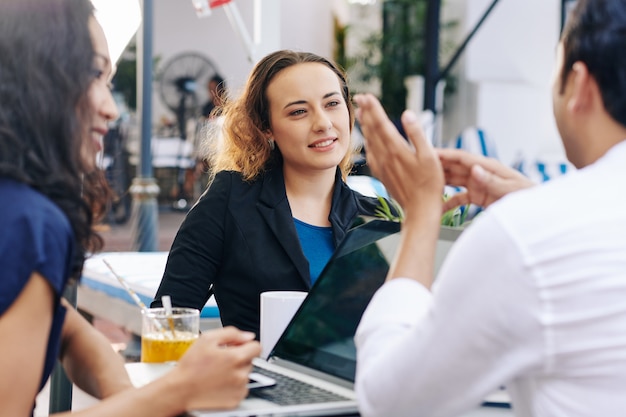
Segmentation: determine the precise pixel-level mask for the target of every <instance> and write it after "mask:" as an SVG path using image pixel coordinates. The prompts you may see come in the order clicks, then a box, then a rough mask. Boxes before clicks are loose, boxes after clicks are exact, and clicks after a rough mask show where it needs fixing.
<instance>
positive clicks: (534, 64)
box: [447, 0, 564, 163]
mask: <svg viewBox="0 0 626 417" xmlns="http://www.w3.org/2000/svg"><path fill="white" fill-rule="evenodd" d="M491 2H492V0H467V1H466V4H465V16H464V19H463V25H462V26H463V28H464V29H463V32H464V33H468V32H469V30H471V28H472V27H473V26H474V25H475V23H476V22H477V21H478V19H479V18H480V17H481V16H482V14H483V12H484V11H485V10H486V9H487V7H488V6H489V5H490V4H491ZM457 3H458V2H457ZM560 5H561V1H560V0H505V1H500V2H499V3H498V4H497V5H496V7H495V9H494V10H493V12H492V13H491V15H490V16H489V17H488V19H487V20H486V21H485V23H484V25H483V26H482V27H481V29H480V30H479V32H478V33H477V34H476V36H475V38H474V39H473V40H472V42H471V43H470V45H469V47H468V49H467V50H466V56H465V59H464V63H463V68H462V69H461V75H462V77H463V76H464V78H465V80H464V81H463V83H464V84H466V85H462V86H461V88H462V89H463V92H462V95H461V96H460V97H459V101H460V102H461V103H459V102H457V103H455V104H454V106H455V108H454V110H455V113H456V114H455V115H454V116H451V117H450V119H451V121H454V122H456V123H459V122H461V121H463V122H471V115H472V113H473V116H474V117H475V119H474V124H475V125H476V126H478V127H481V128H483V129H485V131H486V132H487V134H488V135H489V136H491V138H492V139H493V140H494V141H495V142H496V145H497V148H498V151H499V156H500V159H501V160H502V161H504V162H506V163H511V162H512V161H513V160H514V159H516V158H517V157H518V156H520V155H524V156H526V157H548V158H550V159H563V158H564V156H563V150H562V145H561V142H560V139H559V136H558V132H557V130H556V127H555V124H554V121H553V116H552V104H551V103H552V102H551V77H552V69H553V65H554V56H555V49H556V45H557V43H558V37H559V31H560V22H561V9H560ZM464 114H465V116H463V115H464ZM467 115H470V117H467ZM463 127H465V126H458V128H459V129H457V132H458V131H460V130H461V129H462V128H463ZM450 130H451V129H450V126H448V130H447V132H448V133H450Z"/></svg>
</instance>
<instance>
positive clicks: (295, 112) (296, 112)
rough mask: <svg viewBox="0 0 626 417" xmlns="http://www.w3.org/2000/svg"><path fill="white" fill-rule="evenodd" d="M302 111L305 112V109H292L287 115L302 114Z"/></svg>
mask: <svg viewBox="0 0 626 417" xmlns="http://www.w3.org/2000/svg"><path fill="white" fill-rule="evenodd" d="M304 113H305V111H304V110H302V109H299V110H294V111H292V112H291V113H289V115H290V116H300V115H301V114H304Z"/></svg>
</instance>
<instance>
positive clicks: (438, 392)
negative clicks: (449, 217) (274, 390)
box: [355, 0, 626, 417]
mask: <svg viewBox="0 0 626 417" xmlns="http://www.w3.org/2000/svg"><path fill="white" fill-rule="evenodd" d="M625 51H626V0H578V4H577V6H576V8H575V9H574V11H573V12H572V14H571V15H570V17H569V22H568V25H567V27H566V28H565V30H564V33H563V37H562V39H561V42H560V44H559V47H558V51H557V54H558V59H557V67H556V70H555V74H554V79H553V102H554V115H555V118H556V122H557V126H558V129H559V132H560V134H561V137H562V140H563V144H564V147H565V150H566V153H567V157H568V159H569V160H570V161H571V162H572V163H573V164H574V165H575V166H576V167H577V168H579V170H578V171H575V172H572V173H569V174H568V175H566V176H563V177H560V178H557V179H554V180H552V181H549V182H547V183H545V184H542V185H538V186H532V184H531V183H530V182H529V181H528V180H526V179H525V178H524V177H522V176H520V175H519V174H518V173H516V172H514V171H512V170H511V169H509V168H507V167H505V166H503V165H500V164H499V163H497V162H496V161H494V160H489V159H486V158H482V157H480V156H475V155H468V154H465V153H463V152H462V151H455V150H434V149H433V148H432V147H431V146H430V145H429V143H428V141H427V140H426V139H424V136H423V134H422V133H421V129H420V127H419V123H417V121H416V118H415V115H414V114H412V113H410V112H405V114H404V115H403V123H404V127H405V130H406V132H407V133H408V134H409V137H410V140H411V142H412V144H413V145H414V147H415V148H414V149H413V148H412V147H410V145H409V144H408V143H407V142H406V141H405V140H404V139H403V138H402V137H401V136H400V135H399V134H398V133H397V131H396V130H395V128H394V127H393V125H392V124H391V122H390V121H389V120H388V118H387V117H386V115H385V113H384V111H383V109H382V108H381V106H380V104H379V103H378V101H377V100H376V99H375V98H373V97H372V96H369V95H365V96H357V97H355V101H356V102H357V104H358V105H359V111H358V117H359V120H360V122H361V126H362V128H363V131H364V133H365V138H366V146H367V148H368V149H367V152H368V163H369V164H370V166H371V168H372V170H373V172H374V174H375V175H376V176H377V177H378V178H380V179H381V180H382V181H383V183H384V184H385V186H386V187H387V190H388V191H389V193H390V195H391V196H392V197H393V198H395V199H396V200H397V201H398V202H399V203H400V204H401V205H402V207H403V208H404V210H405V220H404V223H403V226H402V235H403V236H402V239H403V240H402V245H401V248H400V250H399V252H398V254H397V256H396V259H395V261H394V263H393V265H392V266H391V268H390V271H389V275H388V278H387V282H386V283H385V285H383V286H382V288H381V289H380V290H379V291H378V292H377V293H376V295H375V296H374V298H373V299H372V301H371V303H370V305H369V307H368V309H367V310H366V312H365V314H364V316H363V318H362V320H361V323H360V325H359V328H358V330H357V335H356V338H355V340H356V344H357V350H358V362H357V363H358V365H357V375H356V392H357V396H358V399H359V406H360V409H361V413H362V415H363V416H368V417H370V416H394V417H401V416H420V417H424V416H455V415H458V414H459V413H462V412H463V411H467V410H469V409H471V408H473V407H475V406H477V405H478V404H480V402H481V400H482V399H483V398H484V397H485V396H486V395H487V394H488V393H489V392H491V391H492V390H494V389H496V388H497V387H498V386H500V385H502V384H505V385H506V387H507V389H508V391H509V394H510V395H511V398H512V402H513V409H514V412H515V414H516V415H519V416H568V417H571V416H623V415H624V414H625V413H626V411H625V410H626V395H625V394H624V390H625V389H626V193H624V192H621V191H619V190H623V189H624V181H626V52H625ZM444 180H445V182H447V183H449V184H451V185H456V186H463V187H466V188H467V190H468V192H467V193H464V194H461V195H457V196H455V197H454V198H453V200H451V202H450V203H449V204H448V203H447V204H445V205H443V204H442V201H441V190H442V189H443V186H444ZM531 186H532V187H531ZM522 189H523V190H522ZM512 191H516V192H513V193H512ZM501 197H502V198H501ZM468 202H472V203H475V204H479V205H483V206H489V208H488V209H487V210H486V211H485V212H484V213H483V214H481V215H480V216H479V217H478V218H477V219H476V220H474V222H473V224H472V225H471V226H470V227H469V228H468V229H467V230H466V231H465V232H464V233H463V235H462V236H461V237H460V238H459V240H458V241H457V243H456V244H455V246H454V247H453V248H452V250H451V251H450V252H449V254H448V257H447V259H446V261H445V263H444V265H443V266H442V268H441V270H440V273H439V275H438V278H437V283H436V284H435V285H432V283H433V259H434V252H435V245H436V240H437V235H438V231H439V218H440V216H441V212H442V210H444V209H448V208H450V207H451V206H452V205H454V204H464V203H468ZM491 203H493V204H491ZM442 206H443V207H442ZM431 286H432V288H431Z"/></svg>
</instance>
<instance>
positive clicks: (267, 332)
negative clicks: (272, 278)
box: [259, 291, 307, 359]
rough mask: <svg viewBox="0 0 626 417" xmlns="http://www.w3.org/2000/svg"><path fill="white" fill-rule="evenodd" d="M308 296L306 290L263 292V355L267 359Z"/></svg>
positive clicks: (261, 336) (261, 338)
mask: <svg viewBox="0 0 626 417" xmlns="http://www.w3.org/2000/svg"><path fill="white" fill-rule="evenodd" d="M306 296H307V293H306V292H304V291H266V292H263V293H261V329H260V330H261V334H260V336H259V338H260V341H261V357H262V358H264V359H267V357H268V356H269V354H270V352H271V351H272V349H273V348H274V345H276V342H278V339H279V338H280V336H281V335H282V334H283V332H284V331H285V328H286V327H287V325H288V324H289V322H290V321H291V318H292V317H293V315H294V314H296V311H298V308H299V307H300V304H302V301H303V300H304V298H305V297H306Z"/></svg>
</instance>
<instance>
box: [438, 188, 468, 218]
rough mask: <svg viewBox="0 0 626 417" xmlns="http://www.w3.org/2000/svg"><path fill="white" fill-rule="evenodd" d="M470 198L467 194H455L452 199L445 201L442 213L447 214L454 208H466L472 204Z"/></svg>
mask: <svg viewBox="0 0 626 417" xmlns="http://www.w3.org/2000/svg"><path fill="white" fill-rule="evenodd" d="M470 203H471V201H470V197H469V194H468V193H467V192H465V191H464V192H460V193H458V194H454V195H453V196H452V197H450V198H449V199H447V200H446V201H444V203H443V206H442V210H441V211H442V213H445V212H446V211H448V210H452V209H453V208H457V207H459V206H465V205H467V204H470Z"/></svg>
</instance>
